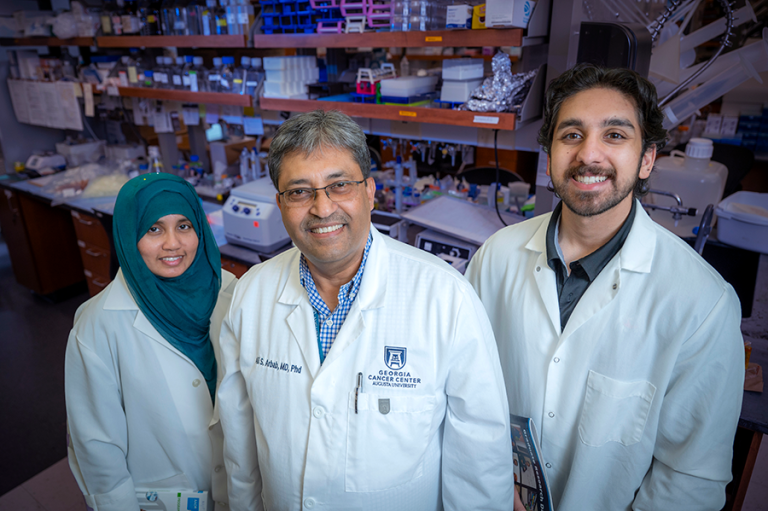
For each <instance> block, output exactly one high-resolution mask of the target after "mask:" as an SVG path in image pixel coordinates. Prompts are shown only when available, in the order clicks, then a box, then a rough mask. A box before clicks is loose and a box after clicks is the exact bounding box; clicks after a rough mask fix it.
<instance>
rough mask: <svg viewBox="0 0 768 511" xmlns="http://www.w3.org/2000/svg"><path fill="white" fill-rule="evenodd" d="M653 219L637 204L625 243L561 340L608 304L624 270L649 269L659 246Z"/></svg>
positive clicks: (587, 294)
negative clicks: (657, 245)
mask: <svg viewBox="0 0 768 511" xmlns="http://www.w3.org/2000/svg"><path fill="white" fill-rule="evenodd" d="M651 222H652V220H651V219H650V217H649V216H648V215H647V214H646V212H645V211H644V210H643V208H642V207H641V206H640V205H639V204H638V205H637V210H636V212H635V220H634V222H633V224H632V229H630V231H629V235H628V236H627V239H626V240H625V241H624V246H623V247H622V248H621V250H619V252H618V253H617V254H616V255H615V256H614V257H613V259H611V260H610V261H609V262H608V264H607V265H606V266H605V268H603V271H601V272H600V274H599V275H598V276H597V278H596V279H595V281H594V282H592V284H591V285H590V286H589V287H588V288H587V290H586V292H585V293H584V295H583V296H582V297H581V299H580V300H579V303H578V304H577V305H576V308H575V309H574V310H573V314H571V317H570V318H569V319H568V323H567V324H566V326H565V329H564V331H563V335H562V336H561V342H562V340H563V339H566V338H567V337H568V336H570V335H571V334H573V333H574V332H575V331H576V330H577V329H578V328H579V327H581V326H582V325H583V324H584V323H586V322H587V321H588V320H589V319H590V318H592V317H593V316H594V315H595V314H597V313H598V312H600V311H601V310H602V309H603V308H605V307H606V306H607V305H608V304H609V303H610V302H611V301H612V300H613V299H614V298H615V297H616V295H618V294H619V291H620V290H621V274H622V271H630V272H637V273H648V272H649V271H650V270H651V264H652V262H653V253H654V250H655V248H656V232H655V231H654V229H653V225H652V224H651Z"/></svg>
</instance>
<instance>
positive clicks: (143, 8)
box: [138, 0, 162, 35]
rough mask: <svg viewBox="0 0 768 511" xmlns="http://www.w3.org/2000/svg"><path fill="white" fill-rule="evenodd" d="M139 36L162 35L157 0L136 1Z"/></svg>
mask: <svg viewBox="0 0 768 511" xmlns="http://www.w3.org/2000/svg"><path fill="white" fill-rule="evenodd" d="M138 2H139V18H140V20H141V35H160V34H162V29H161V24H160V11H159V9H158V4H159V2H157V0H138Z"/></svg>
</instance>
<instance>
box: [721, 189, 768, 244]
mask: <svg viewBox="0 0 768 511" xmlns="http://www.w3.org/2000/svg"><path fill="white" fill-rule="evenodd" d="M715 211H716V212H717V215H718V217H719V224H718V227H717V238H718V240H719V241H722V242H723V243H728V244H729V245H733V246H735V247H739V248H744V249H747V250H752V251H754V252H761V253H763V254H768V193H756V192H736V193H734V194H733V195H729V196H728V197H726V198H725V199H723V201H722V202H721V203H720V204H719V205H718V206H717V209H715Z"/></svg>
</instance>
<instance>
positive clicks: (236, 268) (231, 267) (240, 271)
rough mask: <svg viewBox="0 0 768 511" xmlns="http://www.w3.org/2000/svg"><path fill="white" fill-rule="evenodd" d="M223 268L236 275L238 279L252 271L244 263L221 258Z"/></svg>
mask: <svg viewBox="0 0 768 511" xmlns="http://www.w3.org/2000/svg"><path fill="white" fill-rule="evenodd" d="M221 267H222V268H223V269H225V270H227V271H228V272H230V273H234V274H235V277H237V278H238V279H239V278H240V277H242V276H243V275H245V272H247V271H248V270H249V269H250V267H248V266H246V265H244V264H243V263H238V262H237V261H233V260H231V259H227V258H226V257H222V258H221Z"/></svg>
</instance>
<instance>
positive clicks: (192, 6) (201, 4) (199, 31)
mask: <svg viewBox="0 0 768 511" xmlns="http://www.w3.org/2000/svg"><path fill="white" fill-rule="evenodd" d="M206 10H207V7H206V4H205V0H189V1H188V2H187V34H189V35H203V12H205V11H206Z"/></svg>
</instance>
